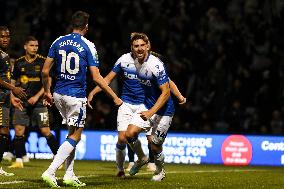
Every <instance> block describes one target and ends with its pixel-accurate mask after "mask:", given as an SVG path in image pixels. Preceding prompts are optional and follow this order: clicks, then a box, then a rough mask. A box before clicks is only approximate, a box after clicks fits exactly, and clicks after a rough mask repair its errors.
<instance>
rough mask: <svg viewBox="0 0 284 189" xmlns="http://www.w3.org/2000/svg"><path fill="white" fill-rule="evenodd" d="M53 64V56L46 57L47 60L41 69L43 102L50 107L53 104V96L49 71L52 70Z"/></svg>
mask: <svg viewBox="0 0 284 189" xmlns="http://www.w3.org/2000/svg"><path fill="white" fill-rule="evenodd" d="M52 65H53V58H50V57H47V58H46V59H45V62H44V65H43V68H42V71H41V77H42V85H43V88H44V94H43V104H44V105H45V106H48V107H49V106H51V105H52V104H53V97H52V95H51V92H50V86H51V79H50V76H49V72H50V69H51V67H52Z"/></svg>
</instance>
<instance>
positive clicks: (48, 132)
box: [40, 127, 50, 137]
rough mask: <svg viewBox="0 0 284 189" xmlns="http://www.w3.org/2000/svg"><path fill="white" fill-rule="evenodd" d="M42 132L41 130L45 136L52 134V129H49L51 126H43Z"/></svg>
mask: <svg viewBox="0 0 284 189" xmlns="http://www.w3.org/2000/svg"><path fill="white" fill-rule="evenodd" d="M40 132H41V134H42V135H43V136H44V137H47V136H49V135H50V129H49V127H42V128H41V129H40Z"/></svg>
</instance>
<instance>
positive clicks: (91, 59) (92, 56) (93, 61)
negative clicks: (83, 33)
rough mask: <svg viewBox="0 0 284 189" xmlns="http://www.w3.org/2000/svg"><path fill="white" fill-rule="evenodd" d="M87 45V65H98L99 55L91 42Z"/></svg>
mask: <svg viewBox="0 0 284 189" xmlns="http://www.w3.org/2000/svg"><path fill="white" fill-rule="evenodd" d="M87 45H88V48H89V50H88V52H87V59H88V66H96V67H99V65H100V63H99V56H98V53H97V50H96V47H95V45H94V44H93V43H89V44H87Z"/></svg>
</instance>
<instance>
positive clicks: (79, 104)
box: [53, 93, 87, 127]
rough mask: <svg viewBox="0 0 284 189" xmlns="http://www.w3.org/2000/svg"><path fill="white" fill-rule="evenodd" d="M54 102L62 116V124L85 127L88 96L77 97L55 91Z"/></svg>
mask: <svg viewBox="0 0 284 189" xmlns="http://www.w3.org/2000/svg"><path fill="white" fill-rule="evenodd" d="M53 98H54V103H55V106H56V107H57V109H58V110H59V112H60V114H61V116H62V119H63V120H62V124H67V125H68V126H74V127H84V126H85V119H86V104H87V98H76V97H72V96H67V95H61V94H58V93H53Z"/></svg>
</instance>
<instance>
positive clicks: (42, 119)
mask: <svg viewBox="0 0 284 189" xmlns="http://www.w3.org/2000/svg"><path fill="white" fill-rule="evenodd" d="M39 115H40V121H42V122H46V121H48V114H47V112H43V113H39Z"/></svg>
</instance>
